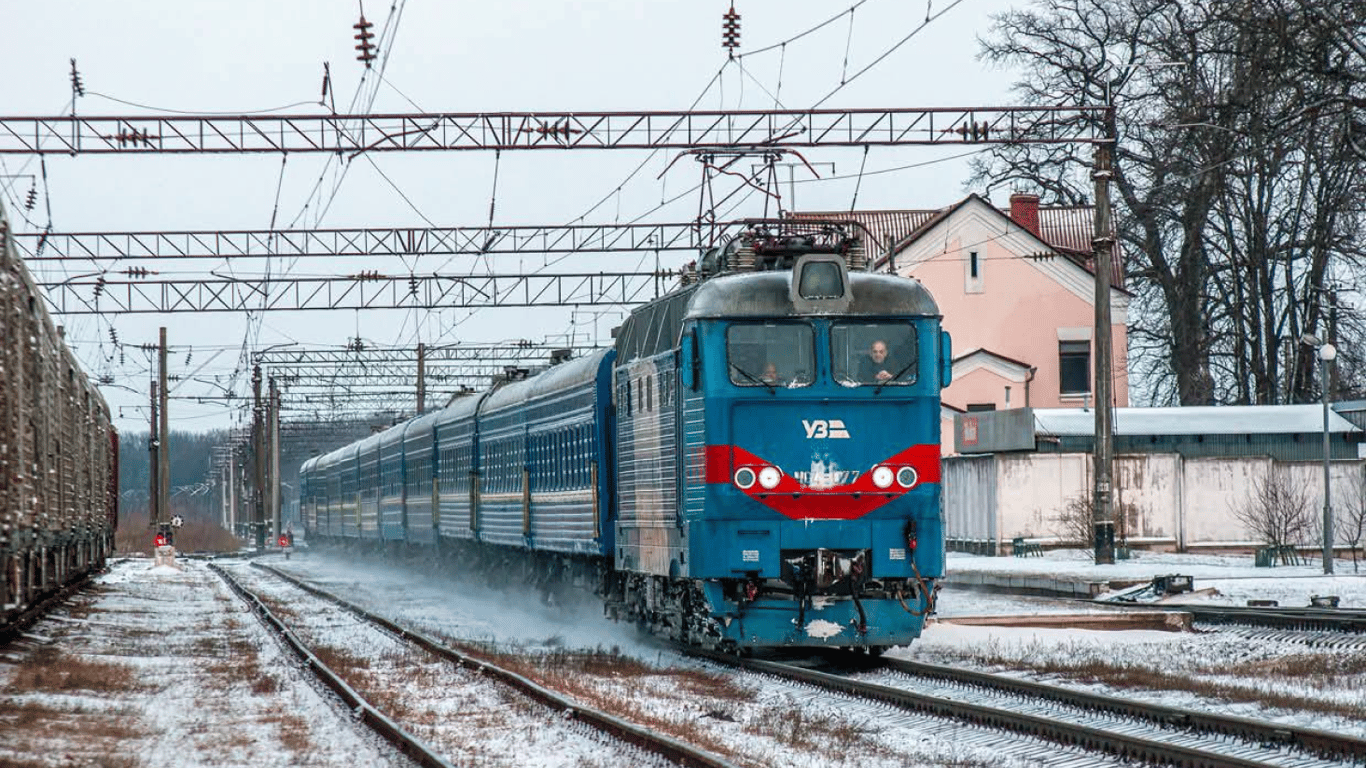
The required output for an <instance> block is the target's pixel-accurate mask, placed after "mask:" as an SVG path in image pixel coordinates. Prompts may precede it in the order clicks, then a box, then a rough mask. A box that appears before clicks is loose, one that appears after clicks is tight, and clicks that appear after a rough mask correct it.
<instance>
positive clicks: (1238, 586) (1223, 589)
mask: <svg viewBox="0 0 1366 768" xmlns="http://www.w3.org/2000/svg"><path fill="white" fill-rule="evenodd" d="M1360 569H1361V572H1359V573H1358V572H1356V570H1355V569H1354V567H1353V563H1352V561H1351V560H1344V559H1341V558H1339V559H1337V560H1335V561H1334V563H1333V571H1334V574H1333V575H1332V576H1325V575H1324V573H1323V566H1322V561H1321V560H1319V559H1317V558H1311V559H1310V560H1309V561H1307V562H1306V563H1305V564H1302V565H1282V566H1277V567H1275V568H1257V567H1254V566H1253V559H1252V555H1250V554H1248V555H1206V554H1177V553H1171V552H1146V551H1136V552H1134V553H1133V558H1132V559H1130V560H1120V561H1118V562H1116V563H1115V564H1114V565H1096V564H1095V559H1094V557H1093V556H1092V555H1091V553H1090V552H1087V551H1082V550H1075V549H1061V550H1049V551H1046V552H1044V553H1043V556H1042V557H1011V556H1004V557H983V556H980V555H967V554H960V553H956V552H950V553H949V557H948V571H949V578H948V582H949V584H952V583H953V575H954V574H956V573H972V572H984V573H995V574H1018V575H1022V576H1046V577H1050V578H1055V579H1070V580H1076V581H1089V582H1109V581H1134V580H1150V579H1152V578H1153V577H1154V576H1163V575H1167V574H1182V575H1186V576H1190V577H1192V578H1193V579H1194V582H1195V584H1194V586H1195V589H1197V590H1201V589H1205V588H1208V587H1213V588H1214V589H1215V590H1217V591H1218V594H1217V595H1213V596H1209V597H1197V598H1195V599H1199V600H1202V601H1208V602H1213V603H1222V604H1229V605H1246V604H1247V601H1248V600H1249V599H1270V600H1278V601H1280V604H1281V605H1283V606H1305V605H1309V598H1310V597H1311V596H1313V595H1338V596H1339V597H1341V599H1342V602H1341V607H1343V608H1349V607H1353V608H1366V563H1363V564H1361V565H1360ZM946 607H947V606H946Z"/></svg>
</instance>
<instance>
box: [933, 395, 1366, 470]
mask: <svg viewBox="0 0 1366 768" xmlns="http://www.w3.org/2000/svg"><path fill="white" fill-rule="evenodd" d="M1113 413H1114V422H1113V424H1114V449H1115V453H1117V454H1120V453H1179V454H1181V455H1183V456H1207V457H1208V456H1268V457H1271V458H1275V459H1279V460H1282V461H1315V460H1321V459H1322V458H1323V433H1324V429H1323V407H1322V406H1321V405H1314V404H1310V405H1216V406H1190V407H1173V408H1115V409H1114V411H1113ZM1095 418H1096V416H1095V411H1094V410H1092V409H1090V408H1014V409H1010V410H1001V411H988V412H981V413H966V414H957V415H955V417H954V437H955V441H954V442H955V447H956V448H957V450H958V451H959V452H960V453H997V452H1003V451H1021V450H1023V451H1031V450H1032V451H1037V452H1040V453H1089V452H1091V450H1092V448H1093V446H1094V445H1095ZM1328 433H1329V451H1330V453H1331V456H1332V458H1334V459H1355V458H1360V457H1361V455H1362V451H1361V447H1362V441H1363V437H1364V435H1366V433H1363V430H1362V428H1361V427H1359V426H1357V425H1356V424H1354V423H1352V421H1349V420H1348V419H1346V418H1343V416H1342V415H1341V414H1339V413H1337V412H1336V411H1334V410H1332V409H1330V410H1329V412H1328Z"/></svg>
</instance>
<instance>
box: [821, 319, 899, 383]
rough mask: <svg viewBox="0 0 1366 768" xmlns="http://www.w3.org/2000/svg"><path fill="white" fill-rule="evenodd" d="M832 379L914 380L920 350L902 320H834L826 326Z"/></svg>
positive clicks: (872, 381)
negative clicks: (828, 333) (828, 330)
mask: <svg viewBox="0 0 1366 768" xmlns="http://www.w3.org/2000/svg"><path fill="white" fill-rule="evenodd" d="M830 360H831V368H832V370H833V371H834V374H835V381H836V382H838V383H839V384H843V385H844V386H847V387H856V386H905V385H907V384H914V383H915V379H916V373H917V368H919V360H920V353H919V348H918V347H917V345H916V336H915V326H914V325H911V324H910V323H906V322H892V321H885V322H866V323H835V324H834V325H833V326H831V328H830Z"/></svg>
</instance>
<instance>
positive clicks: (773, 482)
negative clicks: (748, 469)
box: [759, 467, 783, 491]
mask: <svg viewBox="0 0 1366 768" xmlns="http://www.w3.org/2000/svg"><path fill="white" fill-rule="evenodd" d="M781 479H783V473H782V472H780V471H779V470H778V468H777V467H764V468H763V469H761V470H759V485H762V486H763V487H765V488H767V489H768V490H770V491H771V490H773V489H774V488H776V487H778V481H779V480H781Z"/></svg>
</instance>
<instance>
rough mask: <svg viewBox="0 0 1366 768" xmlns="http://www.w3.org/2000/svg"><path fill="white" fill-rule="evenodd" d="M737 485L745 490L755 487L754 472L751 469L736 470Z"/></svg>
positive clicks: (741, 468)
mask: <svg viewBox="0 0 1366 768" xmlns="http://www.w3.org/2000/svg"><path fill="white" fill-rule="evenodd" d="M735 484H736V485H738V486H740V488H741V489H743V490H749V489H750V488H753V487H754V470H752V469H750V468H749V467H740V468H739V469H737V470H735Z"/></svg>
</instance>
